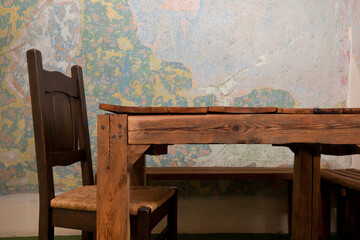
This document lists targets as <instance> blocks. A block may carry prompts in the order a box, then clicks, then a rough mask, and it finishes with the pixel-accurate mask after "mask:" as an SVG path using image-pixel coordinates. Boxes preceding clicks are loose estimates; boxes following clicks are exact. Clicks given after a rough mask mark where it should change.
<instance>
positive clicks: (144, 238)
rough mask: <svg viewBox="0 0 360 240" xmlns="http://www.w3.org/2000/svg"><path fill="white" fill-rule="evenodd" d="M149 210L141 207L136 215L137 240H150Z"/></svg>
mask: <svg viewBox="0 0 360 240" xmlns="http://www.w3.org/2000/svg"><path fill="white" fill-rule="evenodd" d="M150 213H151V208H149V207H141V208H139V209H138V214H137V220H138V221H137V237H136V239H138V240H151V228H150Z"/></svg>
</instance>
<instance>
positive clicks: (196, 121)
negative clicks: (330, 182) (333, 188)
mask: <svg viewBox="0 0 360 240" xmlns="http://www.w3.org/2000/svg"><path fill="white" fill-rule="evenodd" d="M100 109H103V110H107V111H111V112H113V113H116V114H106V115H99V116H98V125H97V129H98V132H97V133H98V140H97V142H98V145H97V152H98V170H97V171H98V183H97V185H98V193H97V238H98V239H99V240H101V239H121V240H123V239H124V240H125V239H126V240H129V239H130V227H129V226H130V225H129V210H128V205H129V182H130V180H129V169H130V167H131V166H132V165H133V164H134V163H135V162H136V161H137V160H138V159H139V158H141V156H142V155H143V154H144V153H148V152H149V151H150V149H152V150H153V151H154V149H156V148H154V147H153V146H164V145H165V146H166V145H168V144H196V143H199V144H273V145H276V146H286V147H289V148H290V149H291V150H292V151H293V152H294V153H295V158H294V180H293V204H292V206H293V209H292V230H291V239H298V240H305V239H306V240H310V239H317V238H318V221H319V198H320V156H321V154H330V155H347V154H357V153H359V152H360V151H359V147H358V146H357V144H360V115H359V114H360V109H343V108H336V109H287V108H285V109H284V108H275V107H265V108H238V107H203V108H190V107H189V108H182V107H121V106H115V105H107V104H100Z"/></svg>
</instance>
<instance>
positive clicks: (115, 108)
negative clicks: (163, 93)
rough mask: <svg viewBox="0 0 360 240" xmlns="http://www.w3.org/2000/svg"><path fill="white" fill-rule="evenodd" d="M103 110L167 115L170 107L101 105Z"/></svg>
mask: <svg viewBox="0 0 360 240" xmlns="http://www.w3.org/2000/svg"><path fill="white" fill-rule="evenodd" d="M99 108H100V109H101V110H105V111H110V112H114V113H120V114H121V113H128V114H167V113H168V107H129V106H118V105H111V104H105V103H100V104H99Z"/></svg>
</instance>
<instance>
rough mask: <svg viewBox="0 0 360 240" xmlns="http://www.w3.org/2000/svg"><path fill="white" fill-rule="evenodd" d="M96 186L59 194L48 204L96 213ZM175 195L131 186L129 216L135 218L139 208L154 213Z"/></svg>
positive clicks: (169, 191) (167, 188) (160, 189)
mask: <svg viewBox="0 0 360 240" xmlns="http://www.w3.org/2000/svg"><path fill="white" fill-rule="evenodd" d="M96 190H97V188H96V185H91V186H82V187H78V188H76V189H74V190H71V191H68V192H65V193H62V194H59V195H58V196H56V197H55V198H53V199H52V200H51V202H50V206H51V207H52V208H63V209H70V210H79V211H91V212H95V211H96ZM174 194H175V190H174V189H172V188H169V187H162V186H159V187H158V186H156V187H155V186H154V187H153V186H152V187H144V186H136V187H135V186H133V187H131V190H130V206H129V211H130V215H133V216H136V215H137V211H138V209H139V208H140V207H149V208H150V209H151V212H154V211H155V210H156V209H157V208H158V207H160V206H161V205H162V204H163V203H164V202H165V201H166V200H168V199H169V198H170V197H172V196H173V195H174Z"/></svg>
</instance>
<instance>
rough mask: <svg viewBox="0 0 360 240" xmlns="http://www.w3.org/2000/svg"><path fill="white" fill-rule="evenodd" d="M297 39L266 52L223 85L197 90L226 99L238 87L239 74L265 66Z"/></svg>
mask: <svg viewBox="0 0 360 240" xmlns="http://www.w3.org/2000/svg"><path fill="white" fill-rule="evenodd" d="M297 39H298V37H296V38H294V39H293V40H291V41H290V42H289V43H288V44H287V45H285V46H283V47H281V48H279V49H277V50H274V51H273V50H271V51H269V52H266V53H264V54H262V55H260V56H259V57H258V58H257V59H256V61H255V63H253V64H252V66H248V67H244V68H242V69H240V70H239V71H238V72H236V73H235V74H233V75H232V76H230V77H229V78H227V79H226V80H225V81H224V82H223V83H221V84H219V85H217V86H208V87H201V88H199V89H198V90H199V91H202V92H205V93H206V94H215V95H219V93H220V94H221V95H220V98H221V97H224V96H225V97H227V96H229V95H230V94H232V93H233V92H234V90H235V87H236V85H238V81H237V79H238V77H239V76H240V74H242V73H244V72H246V71H248V70H252V69H254V68H257V67H260V66H263V65H265V64H267V63H268V60H269V58H270V57H271V56H273V55H274V54H277V53H281V52H283V51H284V50H285V49H286V48H288V47H290V46H291V45H293V43H294V42H295V41H296V40H297Z"/></svg>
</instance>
